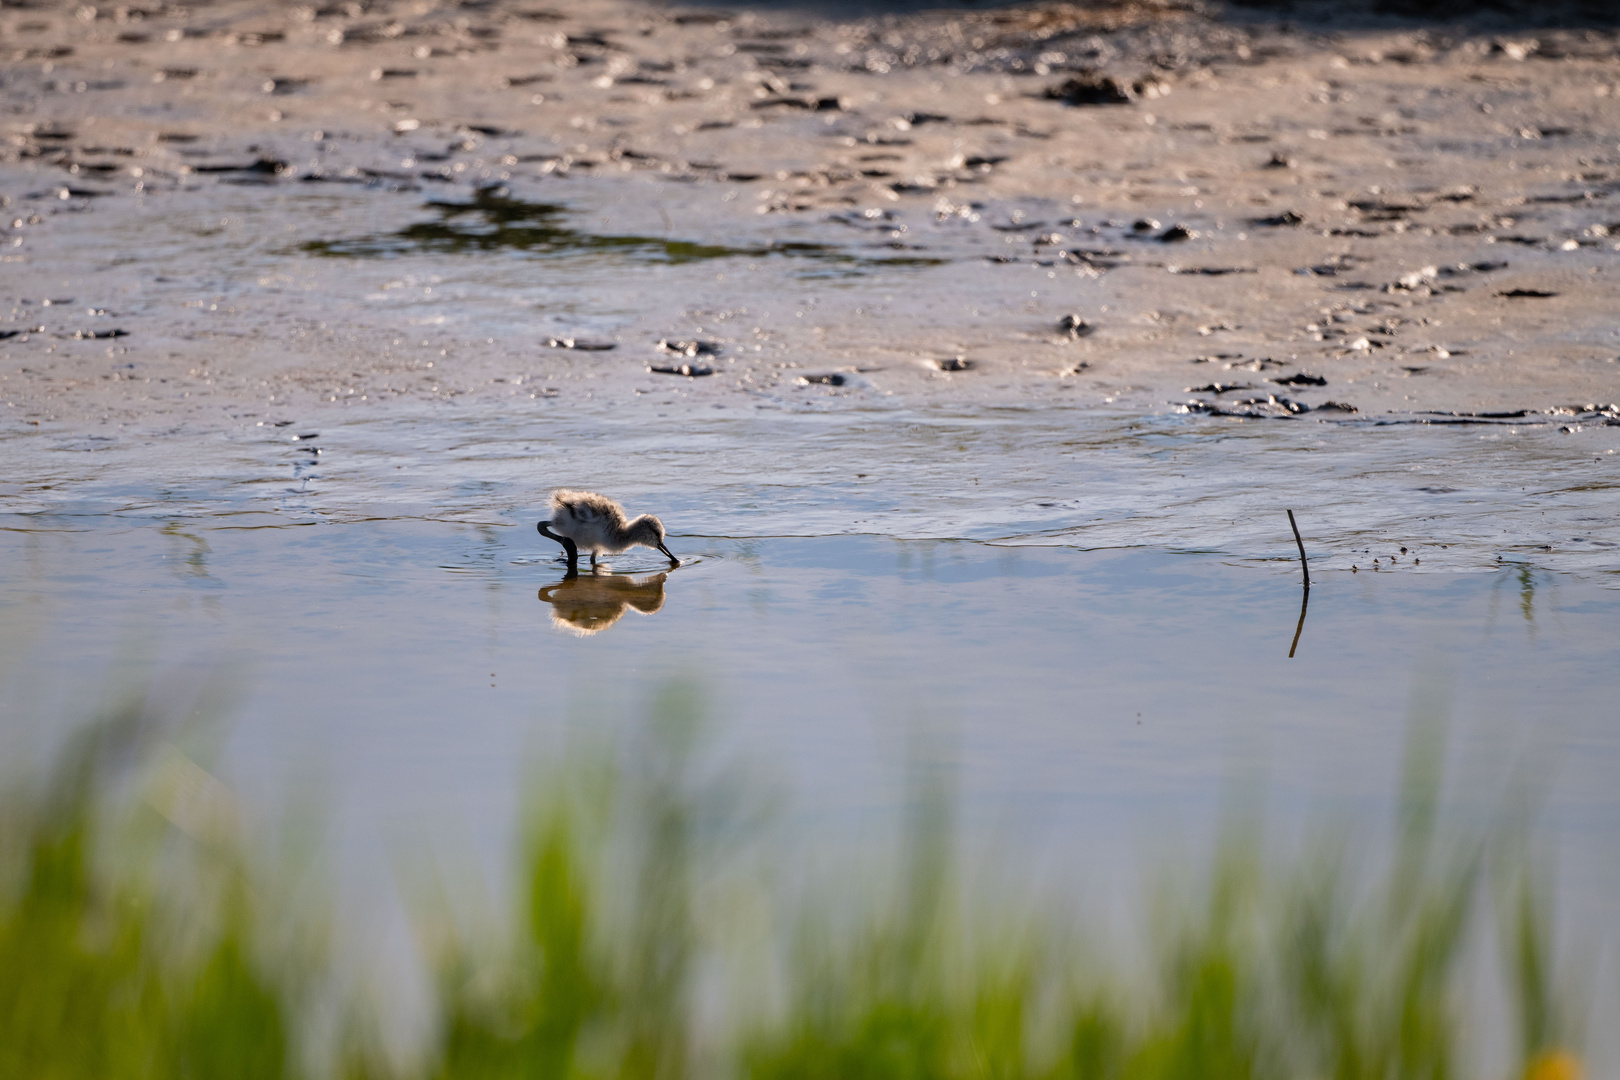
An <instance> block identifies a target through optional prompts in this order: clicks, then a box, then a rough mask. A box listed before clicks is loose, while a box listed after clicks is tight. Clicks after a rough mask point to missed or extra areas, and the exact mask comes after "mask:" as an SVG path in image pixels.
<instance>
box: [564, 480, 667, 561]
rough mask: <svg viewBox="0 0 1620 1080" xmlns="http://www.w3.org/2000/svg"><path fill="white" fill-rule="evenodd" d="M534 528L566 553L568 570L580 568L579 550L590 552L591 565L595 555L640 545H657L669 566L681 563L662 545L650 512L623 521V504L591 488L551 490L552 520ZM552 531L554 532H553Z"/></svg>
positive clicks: (658, 524) (661, 532) (660, 531)
mask: <svg viewBox="0 0 1620 1080" xmlns="http://www.w3.org/2000/svg"><path fill="white" fill-rule="evenodd" d="M535 528H537V529H539V530H540V535H541V536H545V537H549V538H550V539H552V540H555V541H557V542H558V543H559V544H561V545H562V546H563V550H564V551H566V552H568V569H570V570H575V569H578V567H579V549H580V548H584V549H585V550H586V551H588V552H590V553H591V565H592V566H595V565H596V557H597V556H598V555H602V554H606V555H616V554H618V553H619V552H621V551H625V550H627V549H629V548H632V547H635V546H636V545H637V544H641V545H642V546H644V547H652V548H657V549H658V550H659V551H662V552H663V553H664V557H665V558H666V559H668V560H669V565H671V566H679V565H681V562H680V560H679V559H677V558H676V557H675V556H673V555H671V554H670V553H669V548H667V547H665V546H664V523H663V522H662V521H659V520H658V519H657V518H655V517H653V516H652V515H651V514H642V515H641V516H640V517H638V518H632V519H629V520H626V518H625V514H624V507H622V506H620V505H619V504H618V503H616V502H614V501H613V500H612V499H610V498H608V497H607V496H606V495H598V494H596V492H594V491H568V490H566V489H565V490H561V491H554V492H552V493H551V520H550V521H542V522H540V523H539V524H538V525H536V526H535ZM553 530H555V531H553Z"/></svg>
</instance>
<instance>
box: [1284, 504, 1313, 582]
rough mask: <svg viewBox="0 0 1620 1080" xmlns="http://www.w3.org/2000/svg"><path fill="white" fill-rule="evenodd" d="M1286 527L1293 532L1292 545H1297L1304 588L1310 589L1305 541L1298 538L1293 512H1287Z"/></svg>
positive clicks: (1309, 569)
mask: <svg viewBox="0 0 1620 1080" xmlns="http://www.w3.org/2000/svg"><path fill="white" fill-rule="evenodd" d="M1288 527H1289V528H1291V529H1293V530H1294V543H1296V544H1298V545H1299V569H1300V571H1301V572H1302V573H1303V574H1304V575H1305V587H1306V588H1307V589H1309V588H1310V587H1311V565H1310V563H1308V562H1306V561H1305V541H1303V540H1301V539H1300V538H1299V526H1298V525H1296V524H1295V523H1294V512H1293V511H1292V510H1290V511H1288Z"/></svg>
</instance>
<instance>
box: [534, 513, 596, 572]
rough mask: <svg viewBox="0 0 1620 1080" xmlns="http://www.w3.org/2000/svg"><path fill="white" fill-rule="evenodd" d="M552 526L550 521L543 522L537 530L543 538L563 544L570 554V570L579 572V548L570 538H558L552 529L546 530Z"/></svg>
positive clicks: (537, 526)
mask: <svg viewBox="0 0 1620 1080" xmlns="http://www.w3.org/2000/svg"><path fill="white" fill-rule="evenodd" d="M550 524H551V522H549V521H542V522H540V523H539V524H538V525H536V526H535V528H536V529H539V530H540V535H541V536H544V537H546V538H547V539H548V540H555V541H557V543H559V544H561V545H562V546H563V550H564V551H566V552H567V553H568V569H570V570H578V569H579V547H578V546H577V545H576V544H575V543H574V542H573V541H572V540H570V539H569V538H568V537H566V536H558V535H557V534H556V533H554V532H552V531H551V530H550V529H548V528H546V526H547V525H550ZM592 558H593V560H594V558H595V556H592Z"/></svg>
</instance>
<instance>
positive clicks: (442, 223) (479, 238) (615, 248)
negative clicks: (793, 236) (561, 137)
mask: <svg viewBox="0 0 1620 1080" xmlns="http://www.w3.org/2000/svg"><path fill="white" fill-rule="evenodd" d="M427 208H428V209H429V210H431V211H432V212H433V213H434V215H435V219H434V220H432V221H422V222H417V223H416V224H413V225H407V226H406V227H405V228H403V229H400V230H398V231H397V232H392V233H386V234H383V235H380V236H362V237H355V238H352V239H346V240H311V241H309V242H307V243H305V244H303V245H301V247H300V248H299V250H301V251H304V252H305V253H307V254H310V255H319V256H324V257H331V258H393V257H396V256H404V255H459V254H471V253H485V252H498V251H512V252H518V253H522V254H525V255H534V256H540V257H567V256H580V255H586V256H590V255H595V256H609V257H615V256H616V257H621V258H625V259H630V260H633V261H637V262H643V263H661V264H666V265H684V264H688V263H697V262H705V261H709V260H713V259H762V258H769V257H773V256H775V257H785V258H795V259H806V260H810V261H813V262H816V263H820V264H824V265H825V264H831V265H834V266H838V267H842V268H845V269H848V270H855V271H858V270H859V269H861V268H862V267H867V266H885V267H892V266H937V265H940V264H942V263H944V262H945V261H946V260H944V259H928V258H917V257H884V256H863V255H859V254H855V253H852V252H850V251H848V250H845V249H843V248H838V247H834V246H831V245H828V244H815V243H793V242H789V243H776V242H772V243H767V244H745V245H731V244H706V243H699V242H697V241H694V240H677V239H670V238H667V237H655V236H638V235H633V234H603V233H592V232H586V231H583V230H580V229H576V228H573V227H572V226H570V225H569V224H568V223H567V219H568V217H569V216H570V214H571V213H572V211H571V210H570V209H569V207H567V206H565V205H563V204H561V203H543V202H529V201H527V200H525V199H518V198H514V197H513V196H512V195H511V193H510V191H509V190H508V189H506V188H503V187H492V188H481V189H479V190H478V191H477V192H475V193H474V195H473V197H472V198H471V199H469V200H467V201H465V202H448V201H441V200H429V202H428V203H427Z"/></svg>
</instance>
